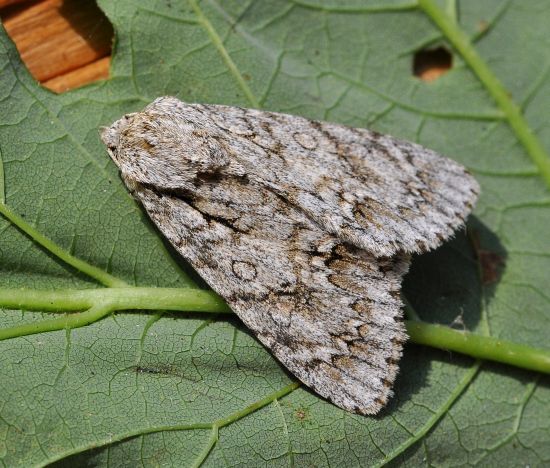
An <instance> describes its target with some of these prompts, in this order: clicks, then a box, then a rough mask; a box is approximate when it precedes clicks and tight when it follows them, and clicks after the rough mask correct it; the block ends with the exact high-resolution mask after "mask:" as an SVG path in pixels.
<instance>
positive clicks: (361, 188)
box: [101, 97, 479, 415]
mask: <svg viewBox="0 0 550 468" xmlns="http://www.w3.org/2000/svg"><path fill="white" fill-rule="evenodd" d="M101 138H102V140H103V142H104V143H105V145H106V146H107V150H108V152H109V155H110V156H111V158H112V160H113V161H114V162H115V164H116V165H117V166H118V167H119V169H120V173H121V177H122V179H123V181H124V182H125V184H126V186H127V187H128V189H129V190H130V192H131V193H132V194H133V196H134V197H135V198H136V199H137V200H139V201H140V202H141V203H142V204H143V206H144V207H145V210H146V211H147V213H148V214H149V216H150V218H151V219H152V220H153V222H154V223H155V224H156V225H157V227H158V229H159V230H160V231H161V232H162V233H163V234H164V236H166V238H167V239H168V240H169V241H170V242H171V243H172V245H173V246H174V247H175V248H176V250H177V251H178V252H179V253H180V254H181V255H182V256H183V257H184V258H185V259H186V260H187V261H188V262H189V263H190V264H191V265H192V266H193V267H194V268H195V270H196V271H197V272H198V273H199V274H200V275H201V276H202V277H203V278H204V279H205V280H206V282H207V283H208V284H209V285H210V286H211V288H212V289H213V290H214V291H216V292H217V293H218V294H219V295H221V296H222V297H223V298H224V299H225V300H226V301H227V303H228V304H229V305H230V307H231V308H232V309H233V310H234V311H235V312H236V314H237V315H238V316H239V317H240V319H241V320H242V321H243V322H244V324H245V325H246V326H247V327H248V328H249V329H250V330H251V331H252V332H253V333H254V334H255V336H256V337H257V338H258V340H259V341H260V342H261V343H263V345H264V346H266V347H267V348H268V349H269V350H270V351H271V352H272V353H273V354H274V355H275V356H276V357H277V359H278V360H279V361H280V362H281V363H282V364H283V365H284V366H286V367H287V368H288V369H289V370H290V371H291V372H292V373H293V374H294V375H295V376H296V377H297V378H299V379H300V380H301V381H302V382H303V383H305V384H306V385H307V386H309V387H310V388H311V389H313V390H314V391H315V392H317V393H318V394H319V395H321V396H323V397H325V398H327V399H329V400H330V401H332V402H333V403H334V404H336V405H337V406H339V407H341V408H343V409H345V410H349V411H353V412H356V413H360V414H365V415H366V414H375V413H377V412H378V411H379V410H380V409H381V408H382V407H383V406H384V405H385V404H386V403H387V401H388V399H389V398H390V397H391V395H392V385H393V382H394V380H395V376H396V373H397V371H398V363H399V359H400V357H401V354H402V347H403V343H404V342H405V341H406V338H407V337H406V334H405V330H404V325H403V323H402V311H401V309H402V302H401V299H400V288H401V280H402V278H403V275H404V274H405V273H406V272H407V269H408V267H409V263H410V255H411V254H412V253H421V252H426V251H428V250H431V249H434V248H436V247H437V246H439V245H440V244H441V243H442V242H444V241H445V240H446V239H448V238H449V237H450V236H451V235H452V234H453V232H454V231H455V230H456V229H458V228H459V227H461V226H462V225H463V223H464V220H465V218H466V217H467V216H468V214H469V213H470V211H471V210H472V206H473V204H474V203H475V201H476V198H477V195H478V192H479V186H478V184H477V182H476V181H475V179H474V178H473V177H472V176H471V175H470V174H469V173H468V171H466V170H465V168H464V167H462V166H461V165H459V164H457V163H455V162H453V161H451V160H449V159H446V158H444V157H442V156H440V155H438V154H437V153H435V152H433V151H431V150H429V149H426V148H423V147H422V146H419V145H417V144H414V143H409V142H406V141H400V140H397V139H395V138H393V137H391V136H386V135H381V134H379V133H376V132H373V131H369V130H366V129H362V128H350V127H346V126H344V125H338V124H334V123H327V122H318V121H314V120H307V119H305V118H302V117H298V116H293V115H286V114H280V113H275V112H266V111H261V110H254V109H243V108H238V107H228V106H222V105H205V104H186V103H184V102H181V101H179V100H178V99H176V98H174V97H161V98H158V99H156V100H155V101H154V102H152V103H151V104H149V105H148V106H147V107H146V108H145V109H144V110H143V111H142V112H138V113H132V114H128V115H125V116H124V117H122V118H121V119H120V120H118V121H116V122H115V123H114V124H113V125H112V126H111V127H108V128H103V129H102V130H101Z"/></svg>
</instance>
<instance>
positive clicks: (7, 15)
mask: <svg viewBox="0 0 550 468" xmlns="http://www.w3.org/2000/svg"><path fill="white" fill-rule="evenodd" d="M13 1H14V0H0V2H2V3H0V7H2V6H5V5H6V4H9V3H13ZM0 16H1V17H2V20H3V23H4V27H5V28H6V31H7V32H8V34H9V35H10V37H11V38H12V40H13V41H14V42H15V44H16V46H17V49H18V50H19V53H20V54H21V58H22V59H23V61H24V62H25V64H26V65H27V68H28V69H29V71H30V72H31V74H32V75H33V76H34V77H35V78H36V79H37V80H38V81H40V82H42V83H43V84H44V86H46V87H47V88H50V89H52V90H53V91H56V92H63V91H66V90H68V89H71V88H75V87H79V86H82V85H83V84H86V83H90V82H92V81H95V80H97V79H102V78H106V77H107V76H108V73H109V55H110V51H111V42H112V37H113V29H112V26H111V24H110V22H109V20H108V19H107V18H106V17H105V15H104V14H103V13H102V12H101V10H100V9H99V8H98V7H97V5H96V3H95V1H94V0H43V1H25V2H19V3H18V4H17V5H11V6H7V7H4V8H1V9H0Z"/></svg>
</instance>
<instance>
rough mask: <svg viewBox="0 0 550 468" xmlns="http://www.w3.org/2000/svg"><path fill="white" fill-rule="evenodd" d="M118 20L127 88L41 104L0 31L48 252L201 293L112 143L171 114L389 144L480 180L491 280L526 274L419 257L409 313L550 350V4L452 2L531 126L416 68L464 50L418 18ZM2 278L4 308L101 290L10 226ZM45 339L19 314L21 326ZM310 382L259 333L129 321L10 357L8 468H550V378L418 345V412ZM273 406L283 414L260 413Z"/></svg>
mask: <svg viewBox="0 0 550 468" xmlns="http://www.w3.org/2000/svg"><path fill="white" fill-rule="evenodd" d="M100 6H101V8H103V9H104V11H105V12H106V13H107V15H108V17H109V18H110V19H111V21H112V22H113V24H114V26H115V30H116V32H117V33H116V47H115V54H114V57H113V63H112V72H111V75H112V77H111V79H110V80H108V81H106V82H103V83H98V84H94V85H91V86H87V87H85V88H83V89H80V90H77V91H73V92H70V93H67V94H64V95H60V96H57V95H54V94H52V93H50V92H48V91H46V90H45V89H43V88H41V87H40V86H39V85H38V84H37V83H35V82H34V80H33V79H32V78H31V77H30V76H29V74H28V72H27V70H26V69H25V67H24V66H23V65H22V64H21V61H20V59H19V56H18V54H17V52H16V49H15V47H14V46H13V44H12V43H11V41H10V40H9V39H8V38H7V37H6V35H5V33H3V32H2V33H1V34H0V41H1V49H0V67H1V75H0V103H1V104H0V106H1V113H0V158H1V161H2V163H3V166H2V167H3V171H4V182H5V183H4V184H2V182H1V181H2V178H1V177H0V193H1V192H2V191H3V192H5V200H6V203H7V204H8V205H9V206H10V207H12V208H13V209H14V210H16V211H17V212H19V213H21V214H22V215H24V216H25V218H26V220H27V221H28V222H30V223H31V224H33V225H34V226H36V227H37V228H38V229H40V231H41V232H43V233H45V234H46V235H47V236H49V237H50V238H52V239H54V240H55V241H56V242H58V243H59V244H61V245H62V246H64V247H66V248H67V249H68V250H70V251H71V252H72V253H73V254H74V255H76V256H77V257H80V258H83V259H85V260H87V261H89V262H90V263H93V264H95V265H97V266H99V267H101V268H104V269H105V270H107V271H109V272H111V273H113V274H115V275H117V276H119V277H121V278H123V279H124V280H126V281H127V282H129V283H132V284H139V285H162V286H175V287H178V286H179V287H186V286H188V285H191V280H190V279H189V276H187V274H185V273H183V271H182V269H181V267H180V266H179V265H180V263H181V262H180V261H179V259H174V257H173V256H172V255H171V254H170V252H169V251H168V250H167V248H166V247H165V245H164V243H163V242H162V240H161V239H160V238H159V235H158V233H157V232H156V231H155V230H154V229H153V228H152V227H151V225H150V223H149V222H148V221H147V219H146V217H145V216H144V215H143V213H142V210H141V209H140V208H139V207H138V206H137V205H136V203H134V202H133V201H132V199H131V198H130V196H129V195H128V194H127V193H126V190H125V189H124V187H123V185H122V183H121V182H120V181H119V178H118V175H117V173H116V170H115V167H114V166H113V165H112V164H111V162H110V161H109V158H108V156H107V154H106V152H105V150H104V148H103V147H102V145H101V143H100V141H99V138H98V127H99V126H101V125H106V124H109V123H111V122H112V121H113V120H114V119H116V118H118V117H119V116H120V115H122V114H123V113H127V112H129V111H133V110H136V109H139V108H141V107H143V106H144V105H145V104H146V103H148V102H149V101H150V100H152V99H153V98H154V97H156V96H159V95H165V94H173V95H177V96H179V97H180V98H181V99H184V100H187V101H199V102H211V103H223V104H235V105H243V106H254V107H262V108H266V109H270V110H276V111H283V112H289V113H294V114H300V115H304V116H306V117H312V118H321V119H325V120H330V121H335V122H342V123H345V124H350V125H354V126H368V127H370V128H374V129H376V130H379V131H383V132H386V133H391V134H393V135H395V136H398V137H401V138H406V139H410V140H414V141H417V142H419V143H421V144H424V145H425V146H428V147H430V148H433V149H435V150H438V151H440V152H442V153H444V154H446V155H448V156H450V157H452V158H455V159H457V160H459V161H460V162H462V163H463V164H465V165H466V166H468V167H469V168H470V169H471V170H472V172H473V173H474V174H475V176H476V177H477V179H478V180H479V181H480V183H481V185H482V190H483V192H482V195H481V198H480V201H479V204H478V206H477V209H476V211H475V217H474V219H472V220H471V222H470V227H471V232H472V235H471V236H470V237H472V238H477V239H479V246H478V250H481V251H483V252H485V253H487V252H489V253H490V254H488V255H482V256H481V258H482V259H483V258H488V259H490V260H491V261H493V262H494V261H495V258H501V259H503V260H505V268H504V270H503V272H502V276H501V278H500V280H499V281H498V282H497V283H491V284H484V283H483V282H482V281H480V276H479V270H480V266H479V265H478V261H477V258H476V255H475V254H474V250H473V248H472V242H471V239H469V238H467V236H466V235H465V234H464V233H460V234H458V235H457V238H456V239H455V240H453V241H452V242H449V243H448V244H447V245H445V246H444V247H442V248H441V249H439V250H438V251H436V252H433V253H431V254H428V255H424V256H422V257H419V258H416V259H415V260H414V262H413V268H412V271H411V272H410V273H409V275H408V276H407V279H406V284H405V293H406V294H407V297H408V299H409V300H410V301H411V302H412V304H413V305H414V306H415V308H416V310H417V311H418V313H419V314H420V315H421V317H422V318H423V319H425V320H428V321H433V322H439V323H445V324H450V323H452V322H455V323H457V324H459V326H465V327H467V328H468V329H470V330H473V331H476V332H477V333H487V334H491V335H494V336H498V337H502V338H506V339H511V340H514V341H517V342H522V343H526V344H530V345H533V346H548V344H547V343H548V338H547V337H548V330H549V328H548V321H549V319H550V295H549V293H548V291H547V285H548V284H549V283H550V238H549V236H548V232H549V231H550V210H549V207H550V194H549V185H550V180H549V179H550V178H549V177H547V176H545V175H544V173H543V172H541V170H540V160H539V164H538V165H537V164H535V161H536V160H537V159H536V158H537V155H536V151H535V150H533V148H532V147H529V145H528V144H526V143H525V141H526V139H525V138H522V134H521V132H522V131H523V132H524V137H525V134H527V135H528V137H529V132H533V133H534V134H535V135H536V137H538V139H540V141H541V142H542V144H543V145H544V146H546V148H550V128H549V126H548V125H547V124H546V122H547V120H548V111H547V109H548V108H549V106H550V97H549V96H550V78H549V76H550V75H549V73H548V71H549V70H550V65H549V64H550V49H549V48H548V47H547V43H548V39H549V34H548V27H547V25H548V24H549V23H550V9H549V8H548V6H547V1H546V0H539V1H536V0H530V1H529V2H526V1H525V0H515V1H502V0H486V1H484V2H474V1H461V2H454V1H448V2H446V3H445V2H440V7H441V9H442V11H444V12H446V13H445V14H447V15H450V16H449V18H452V17H453V16H456V18H457V21H458V28H459V29H461V30H463V31H464V32H465V33H466V34H468V35H469V36H470V38H472V40H474V45H475V48H476V49H477V51H478V53H479V55H480V56H481V59H482V61H483V62H484V63H485V64H487V65H488V66H489V67H490V69H491V71H492V72H493V73H494V74H495V75H496V76H497V77H498V78H499V79H500V80H501V81H502V82H503V84H504V86H505V87H506V89H507V90H508V91H509V93H510V95H511V96H512V97H513V99H514V100H515V101H516V102H517V103H518V104H520V105H521V108H522V110H523V115H524V116H525V119H526V121H524V124H525V122H526V125H523V127H521V128H519V129H518V128H517V126H516V127H514V128H512V127H511V126H510V125H509V123H510V122H509V119H508V118H507V116H508V114H506V109H504V108H503V107H502V104H501V103H496V102H495V101H494V100H493V96H494V95H495V92H494V91H495V90H494V89H491V84H490V83H489V84H487V82H484V81H481V80H479V79H478V77H477V76H476V74H475V73H473V71H472V69H471V67H470V66H469V62H468V61H466V62H464V61H463V59H462V58H461V55H460V54H458V53H456V52H455V53H454V66H453V68H452V70H451V71H450V72H449V73H447V74H446V75H445V76H443V77H441V78H440V79H438V80H437V81H435V82H433V83H426V82H423V81H420V80H418V79H417V78H415V77H414V76H412V75H411V69H412V66H411V63H412V57H413V54H414V52H415V51H416V50H418V49H420V48H422V47H425V46H427V45H439V44H446V43H447V37H446V35H445V34H444V33H442V32H441V31H440V29H438V28H437V27H436V26H435V25H434V23H433V22H432V21H431V20H430V18H429V16H428V15H427V14H426V12H425V11H424V10H423V9H421V8H419V7H417V6H416V5H415V3H414V2H404V1H403V0H396V1H384V2H382V1H380V2H374V1H369V2H367V1H363V0H347V1H346V2H344V1H336V0H332V1H331V0H279V1H238V0H231V1H225V0H224V1H223V2H222V1H221V0H218V1H215V0H204V1H200V2H199V1H194V0H189V1H184V0H181V1H174V0H157V1H154V0H143V1H139V2H138V1H131V0H118V1H116V2H115V1H111V2H108V1H106V0H102V1H100ZM457 12H458V14H457ZM451 21H452V19H451ZM449 47H450V46H449ZM508 117H509V116H508ZM525 131H527V133H525ZM530 138H532V135H531V136H530ZM539 156H540V152H539ZM0 175H1V172H0ZM2 185H4V187H3V190H2ZM0 198H2V197H0ZM490 266H491V265H483V264H482V265H481V270H483V268H489V267H490ZM0 272H1V273H0V286H1V287H11V288H18V287H23V286H25V287H33V288H43V289H56V288H90V287H97V285H96V284H95V283H93V282H92V281H90V280H89V279H87V278H86V277H84V276H83V275H80V274H78V273H77V272H76V271H74V270H73V269H71V268H70V267H67V266H65V265H64V264H62V263H61V262H60V261H58V260H56V258H54V257H53V256H52V255H50V254H48V253H47V252H46V251H44V250H43V249H42V248H40V247H38V246H37V245H36V244H34V243H33V242H32V241H31V240H30V239H29V238H27V237H26V236H25V235H23V234H22V233H20V232H19V231H18V230H17V229H16V228H14V227H13V226H11V225H10V224H9V223H8V222H7V221H6V220H4V219H0ZM41 318H42V314H40V313H37V312H33V313H31V312H26V313H24V314H23V313H22V312H20V311H13V310H5V311H3V312H2V313H1V314H0V326H1V327H7V326H10V325H13V324H17V323H24V322H28V321H34V320H39V319H41ZM291 382H292V376H290V375H289V374H287V373H286V372H285V371H284V369H282V368H281V367H280V365H279V364H278V363H277V362H276V361H274V360H273V358H272V357H271V356H270V354H269V353H268V352H267V351H266V350H264V349H263V348H262V347H261V346H260V345H259V344H258V343H257V342H256V341H255V340H254V338H252V337H251V335H250V334H248V333H247V331H246V330H245V329H243V328H242V327H241V325H240V324H239V323H238V321H237V320H236V319H230V320H226V319H223V320H222V318H221V317H220V318H219V319H215V320H205V319H204V317H203V316H199V315H197V316H194V317H192V318H188V317H186V318H180V317H176V316H170V315H163V316H161V315H153V314H148V313H140V312H135V313H118V314H116V315H114V316H112V317H110V318H107V319H105V320H103V321H101V322H99V323H96V324H94V325H91V326H88V327H85V328H80V329H76V330H72V331H67V332H64V331H59V332H52V333H47V334H40V335H33V336H27V337H20V338H16V339H11V340H6V341H3V342H0V459H1V460H2V462H3V464H4V466H29V465H43V464H47V463H49V462H52V461H55V460H59V463H61V464H64V465H67V466H75V465H87V466H88V465H89V466H93V465H103V464H105V465H112V466H125V465H128V466H135V465H137V464H140V463H141V464H146V465H160V464H174V465H179V466H190V465H193V464H197V463H199V462H201V461H202V462H204V463H205V465H206V466H225V465H247V466H262V465H269V466H279V465H293V464H294V465H297V466H366V465H376V464H381V463H383V462H384V461H388V462H391V463H394V464H397V465H401V464H402V465H411V466H418V465H459V464H465V465H466V464H474V463H480V464H485V465H488V464H490V465H496V464H500V465H502V466H525V465H530V466H536V465H544V464H548V463H550V444H548V440H550V387H549V385H548V384H549V381H548V379H547V378H543V377H540V376H538V375H536V374H534V373H529V372H523V371H518V370H514V369H512V368H509V367H504V366H498V365H493V364H487V363H479V362H473V361H472V360H470V359H467V358H462V357H460V356H457V355H450V354H447V353H444V352H439V351H434V350H432V349H427V348H422V347H417V346H414V345H409V346H407V348H406V350H405V357H404V359H403V361H402V364H401V373H400V375H399V379H398V382H397V385H396V388H395V392H396V396H395V398H394V399H393V400H392V402H391V404H390V405H389V407H388V408H387V409H385V410H384V411H383V413H382V414H381V415H380V416H377V417H362V416H357V415H352V414H350V413H346V412H344V411H342V410H339V409H338V408H336V407H334V406H333V405H331V404H329V403H327V402H325V401H323V400H321V399H319V398H318V397H316V396H315V394H313V393H311V392H310V391H308V390H307V389H304V388H299V389H296V390H294V391H290V390H289V393H288V394H287V395H286V396H284V397H280V398H279V396H280V394H278V393H277V392H281V391H284V390H285V388H286V389H287V390H288V389H289V388H290V387H286V386H288V385H289V384H290V383H291ZM262 401H264V402H270V403H269V404H268V405H266V406H264V407H263V408H262V409H260V410H259V411H256V412H249V411H247V408H248V406H249V405H251V404H254V403H256V402H262ZM225 418H229V419H227V420H226V419H225ZM217 427H220V428H219V433H218V434H217V435H218V437H219V439H218V440H217V439H216V432H215V429H216V428H217ZM211 444H213V448H212V450H211V451H210V452H209V451H208V448H209V447H210V446H211Z"/></svg>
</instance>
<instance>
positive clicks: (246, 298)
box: [136, 180, 409, 414]
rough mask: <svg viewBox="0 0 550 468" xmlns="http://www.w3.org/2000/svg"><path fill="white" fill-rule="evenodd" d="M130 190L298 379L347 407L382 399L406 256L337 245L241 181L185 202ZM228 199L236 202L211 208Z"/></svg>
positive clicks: (392, 361) (390, 372)
mask: <svg viewBox="0 0 550 468" xmlns="http://www.w3.org/2000/svg"><path fill="white" fill-rule="evenodd" d="M136 195H137V196H138V198H139V199H140V200H141V201H142V202H143V205H144V206H145V208H146V210H147V212H148V214H149V216H150V217H151V218H152V219H153V221H154V222H155V223H156V224H157V225H158V227H159V228H160V229H161V230H162V232H163V234H164V235H165V236H166V237H167V238H168V239H169V240H170V242H171V243H172V244H173V245H174V246H175V247H176V249H177V250H178V251H179V252H180V253H181V254H182V255H183V256H184V257H185V258H186V259H187V260H188V261H189V262H190V263H191V265H192V266H193V267H194V268H195V269H196V270H197V272H198V273H199V274H200V275H201V277H202V278H203V279H205V281H207V282H208V284H209V285H210V286H211V287H212V288H213V289H214V290H215V291H216V292H217V293H218V294H220V295H221V296H222V297H224V298H225V299H226V300H227V302H228V303H229V304H230V306H231V308H232V309H233V310H234V311H235V312H236V313H237V315H238V316H239V318H240V319H241V320H242V321H243V322H244V324H245V325H246V326H247V327H248V328H249V329H250V330H252V331H253V332H254V334H255V335H256V336H257V338H258V339H259V340H260V341H261V342H262V343H263V344H264V345H265V346H266V347H268V348H269V349H270V350H271V352H272V353H273V354H274V355H275V356H276V357H277V359H278V360H279V361H280V362H281V363H282V364H284V365H285V366H286V367H287V368H288V369H289V370H290V371H291V372H292V373H293V374H295V375H296V376H297V377H298V378H299V379H300V380H301V381H302V382H304V383H305V384H306V385H308V386H309V387H311V388H312V389H314V390H315V391H316V392H317V393H318V394H320V395H321V396H323V397H325V398H328V399H329V400H331V401H332V402H334V403H335V404H336V405H338V406H340V407H341V408H345V409H347V410H349V411H354V412H357V413H361V414H375V413H376V412H378V411H379V410H380V408H382V407H383V406H384V405H385V404H386V402H387V400H388V398H389V397H390V395H391V387H392V384H393V381H394V379H395V376H396V373H397V370H398V361H399V358H400V356H401V351H402V344H403V342H404V341H405V339H406V335H405V333H404V328H403V324H402V321H401V300H400V298H399V290H400V285H401V277H402V275H403V274H404V273H405V272H406V270H407V268H408V264H409V259H408V256H406V255H398V256H395V257H387V258H383V259H381V258H376V257H374V256H372V255H371V254H369V253H368V252H366V251H365V250H362V249H358V248H357V247H354V246H352V245H350V244H346V243H342V242H341V241H340V240H339V239H338V238H336V237H335V236H333V235H331V234H327V233H325V232H324V231H322V230H320V229H319V228H318V227H317V226H316V225H315V224H313V223H312V222H311V221H310V220H309V219H308V218H307V217H306V216H304V215H303V214H302V213H300V212H299V211H298V210H297V209H296V208H293V207H291V206H289V205H288V204H285V203H283V202H282V201H281V200H280V199H279V198H278V197H277V196H276V195H274V194H270V193H269V192H267V193H262V192H261V190H260V188H259V187H254V184H253V183H250V182H249V183H247V184H245V185H241V183H240V181H238V180H237V181H236V180H233V181H231V180H226V181H222V182H216V183H215V184H205V185H204V186H203V187H202V190H201V191H200V194H199V193H197V194H195V196H194V197H193V198H192V199H191V198H189V197H188V196H185V195H181V194H180V195H177V194H174V193H173V192H164V193H163V192H162V191H159V190H153V189H150V188H142V187H139V188H138V189H137V191H136ZM226 197H227V198H226ZM234 197H239V198H234ZM235 199H238V200H246V202H245V203H242V202H240V203H239V204H235V206H234V207H233V209H232V210H231V211H230V212H229V211H228V210H225V209H221V207H225V206H230V203H232V200H233V203H234V200H235ZM273 208H276V210H273Z"/></svg>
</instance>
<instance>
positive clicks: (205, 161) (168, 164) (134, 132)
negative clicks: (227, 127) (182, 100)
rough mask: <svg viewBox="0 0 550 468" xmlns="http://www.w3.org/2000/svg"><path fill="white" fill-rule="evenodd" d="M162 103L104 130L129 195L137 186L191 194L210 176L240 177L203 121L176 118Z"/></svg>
mask: <svg viewBox="0 0 550 468" xmlns="http://www.w3.org/2000/svg"><path fill="white" fill-rule="evenodd" d="M164 99H166V98H164ZM158 101H159V100H157V101H155V103H153V104H152V105H151V106H149V107H148V108H146V109H145V110H144V111H143V112H140V113H136V114H128V115H126V116H124V117H123V118H122V119H120V120H118V121H117V122H115V123H114V124H113V125H112V126H111V127H108V128H103V129H101V139H102V140H103V142H104V143H105V145H106V146H107V151H108V153H109V155H110V156H111V159H112V160H113V161H114V162H115V164H116V165H117V166H118V167H119V169H120V172H121V175H122V178H123V180H124V182H125V183H126V185H127V186H128V188H130V190H134V189H135V188H136V185H137V184H143V185H148V186H154V187H156V188H157V189H161V190H162V189H165V190H192V189H193V186H194V185H195V184H196V183H197V182H198V181H199V180H200V179H201V178H204V177H205V176H206V177H208V176H212V175H219V174H221V173H222V172H225V171H228V172H229V173H233V174H238V173H239V172H240V171H239V169H238V168H236V167H234V164H233V165H232V164H231V158H230V156H229V154H228V152H227V150H226V149H225V148H224V146H223V144H222V143H220V141H219V140H217V139H216V138H215V136H213V135H212V133H211V132H208V131H205V130H204V128H203V126H202V125H201V122H197V121H196V119H194V118H193V116H190V117H191V118H190V119H187V118H184V117H183V116H182V114H181V113H178V114H177V115H174V114H173V112H172V113H171V112H170V110H171V109H170V108H166V109H165V108H163V106H162V102H161V103H159V102H158ZM178 102H179V101H178ZM159 104H160V105H159ZM153 105H154V106H155V107H152V106H153ZM172 111H173V109H172Z"/></svg>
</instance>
